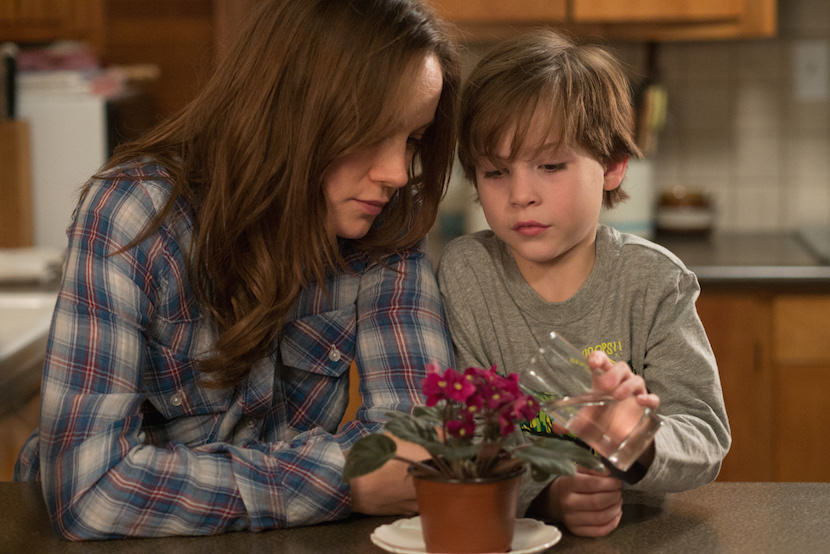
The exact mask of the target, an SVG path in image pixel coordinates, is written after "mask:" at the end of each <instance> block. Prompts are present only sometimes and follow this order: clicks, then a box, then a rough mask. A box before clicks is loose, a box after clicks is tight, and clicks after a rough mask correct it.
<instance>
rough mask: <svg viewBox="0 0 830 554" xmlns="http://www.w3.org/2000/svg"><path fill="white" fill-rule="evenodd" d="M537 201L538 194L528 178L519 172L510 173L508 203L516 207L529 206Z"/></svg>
mask: <svg viewBox="0 0 830 554" xmlns="http://www.w3.org/2000/svg"><path fill="white" fill-rule="evenodd" d="M538 202H539V195H538V194H537V193H536V189H535V188H534V187H533V184H532V183H531V182H530V180H529V179H527V178H526V177H523V176H522V175H519V174H513V175H511V183H510V204H511V205H514V206H518V207H523V206H531V205H533V204H536V203H538Z"/></svg>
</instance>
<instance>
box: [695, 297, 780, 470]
mask: <svg viewBox="0 0 830 554" xmlns="http://www.w3.org/2000/svg"><path fill="white" fill-rule="evenodd" d="M697 309H698V313H699V314H700V318H701V320H702V321H703V326H704V328H705V329H706V335H707V336H708V337H709V342H710V343H711V345H712V350H713V351H714V353H715V358H716V360H717V363H718V370H719V372H720V379H721V385H722V386H723V397H724V402H725V403H726V413H727V416H728V417H729V425H730V428H731V430H732V447H731V449H730V451H729V453H728V454H727V456H726V459H725V460H724V462H723V467H722V469H721V472H720V475H719V476H718V480H720V481H770V480H772V475H773V473H772V430H771V424H772V415H771V411H770V396H771V371H770V365H769V364H770V360H769V357H770V355H769V352H768V351H769V348H768V345H769V340H768V338H769V336H770V333H771V330H770V319H771V317H770V304H769V300H768V299H766V298H765V297H763V296H760V295H757V294H750V293H732V292H706V291H704V292H703V293H702V294H701V297H700V299H699V300H698V302H697Z"/></svg>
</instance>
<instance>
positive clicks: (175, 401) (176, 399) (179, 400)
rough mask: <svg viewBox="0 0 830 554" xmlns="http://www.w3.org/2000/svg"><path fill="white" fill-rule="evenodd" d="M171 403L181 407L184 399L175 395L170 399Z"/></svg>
mask: <svg viewBox="0 0 830 554" xmlns="http://www.w3.org/2000/svg"><path fill="white" fill-rule="evenodd" d="M170 403H171V404H173V405H174V406H181V405H182V397H181V395H180V394H179V393H176V394H174V395H173V396H171V397H170Z"/></svg>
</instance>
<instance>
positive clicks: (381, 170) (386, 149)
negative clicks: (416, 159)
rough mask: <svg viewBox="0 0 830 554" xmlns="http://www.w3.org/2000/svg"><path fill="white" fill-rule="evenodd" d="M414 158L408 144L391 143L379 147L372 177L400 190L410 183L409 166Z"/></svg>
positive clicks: (373, 162) (373, 163) (371, 173)
mask: <svg viewBox="0 0 830 554" xmlns="http://www.w3.org/2000/svg"><path fill="white" fill-rule="evenodd" d="M411 159H412V156H411V155H410V154H409V152H408V151H407V148H406V142H405V141H404V142H403V143H402V144H397V141H389V142H387V143H384V144H382V145H381V146H379V147H378V150H377V152H376V154H375V158H374V160H373V161H372V168H371V170H370V176H371V178H372V179H373V180H374V181H377V182H380V183H383V184H384V185H386V186H389V187H395V188H400V187H402V186H404V185H406V184H407V183H408V182H409V164H410V161H411Z"/></svg>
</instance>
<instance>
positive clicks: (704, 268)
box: [654, 233, 830, 290]
mask: <svg viewBox="0 0 830 554" xmlns="http://www.w3.org/2000/svg"><path fill="white" fill-rule="evenodd" d="M654 241H655V242H657V243H658V244H661V245H663V246H665V247H666V248H668V249H669V250H671V251H672V252H674V253H675V254H676V255H677V256H678V257H679V258H680V259H681V260H683V263H685V264H686V265H687V266H688V267H689V269H691V270H692V271H694V272H695V274H697V277H698V280H699V281H700V284H701V287H702V288H706V287H714V286H742V287H744V286H776V287H794V288H798V289H799V290H804V289H807V288H809V289H818V290H830V265H827V264H825V263H823V260H822V259H821V258H820V257H819V256H817V255H816V254H815V252H814V250H812V249H811V248H810V247H809V245H808V244H807V243H806V242H805V240H803V238H802V237H801V235H799V234H798V233H715V234H712V235H711V236H708V237H679V236H666V235H658V236H657V237H656V238H655V239H654Z"/></svg>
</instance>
